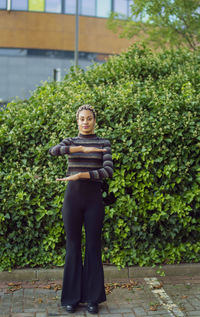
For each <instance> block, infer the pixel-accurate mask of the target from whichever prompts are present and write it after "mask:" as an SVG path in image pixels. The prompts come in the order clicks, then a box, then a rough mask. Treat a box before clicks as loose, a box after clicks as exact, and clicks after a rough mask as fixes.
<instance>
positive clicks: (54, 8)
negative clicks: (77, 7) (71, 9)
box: [45, 0, 62, 13]
mask: <svg viewBox="0 0 200 317" xmlns="http://www.w3.org/2000/svg"><path fill="white" fill-rule="evenodd" d="M61 10H62V4H61V0H45V11H47V12H55V13H61Z"/></svg>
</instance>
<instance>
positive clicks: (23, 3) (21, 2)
mask: <svg viewBox="0 0 200 317" xmlns="http://www.w3.org/2000/svg"><path fill="white" fill-rule="evenodd" d="M11 9H12V10H28V0H12V2H11Z"/></svg>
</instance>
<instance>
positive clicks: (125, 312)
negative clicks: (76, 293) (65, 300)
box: [0, 267, 200, 317]
mask: <svg viewBox="0 0 200 317" xmlns="http://www.w3.org/2000/svg"><path fill="white" fill-rule="evenodd" d="M186 268H187V270H186V273H187V272H188V267H186ZM123 272H125V271H123ZM125 273H127V272H125ZM20 274H21V273H20ZM26 274H28V273H27V272H26ZM48 274H49V272H48ZM48 274H46V275H45V276H48ZM59 274H60V273H59ZM123 274H124V273H117V275H116V276H115V277H114V273H112V274H111V275H110V277H109V279H107V283H106V290H107V301H106V302H104V303H102V304H100V305H99V313H98V314H97V315H94V317H95V316H98V317H193V316H196V317H200V272H199V274H196V267H195V274H193V275H191V274H185V275H184V274H183V271H181V275H177V276H176V275H173V276H165V277H161V276H157V275H155V276H151V274H149V272H148V274H147V277H145V276H143V277H141V274H138V275H140V276H139V277H131V278H127V277H124V276H123ZM38 275H39V274H38ZM26 276H27V275H26ZM40 276H41V274H40ZM54 276H55V275H54ZM61 288H62V280H61V279H57V280H54V281H52V280H45V279H41V280H38V279H34V280H31V279H30V280H23V281H22V280H12V281H11V279H10V278H9V279H8V280H7V281H6V280H5V279H3V280H1V279H0V317H66V316H68V315H70V316H71V317H73V316H75V317H79V316H80V317H83V316H84V317H85V316H91V314H89V313H88V312H87V304H80V305H79V307H78V308H77V310H76V312H75V313H74V314H69V313H67V312H66V310H65V308H64V307H62V306H61V304H60V297H61Z"/></svg>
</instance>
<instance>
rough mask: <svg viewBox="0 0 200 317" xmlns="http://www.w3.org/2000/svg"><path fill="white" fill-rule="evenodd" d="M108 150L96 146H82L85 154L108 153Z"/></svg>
mask: <svg viewBox="0 0 200 317" xmlns="http://www.w3.org/2000/svg"><path fill="white" fill-rule="evenodd" d="M106 151H107V150H106V149H99V148H97V147H94V146H82V152H83V153H91V152H106Z"/></svg>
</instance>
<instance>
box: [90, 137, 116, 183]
mask: <svg viewBox="0 0 200 317" xmlns="http://www.w3.org/2000/svg"><path fill="white" fill-rule="evenodd" d="M103 148H104V149H106V150H107V151H106V152H103V167H102V168H100V169H97V170H92V171H89V174H90V179H95V180H101V179H104V178H111V177H112V175H113V161H112V151H111V146H110V142H109V141H108V140H106V141H105V143H104V147H103Z"/></svg>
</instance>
